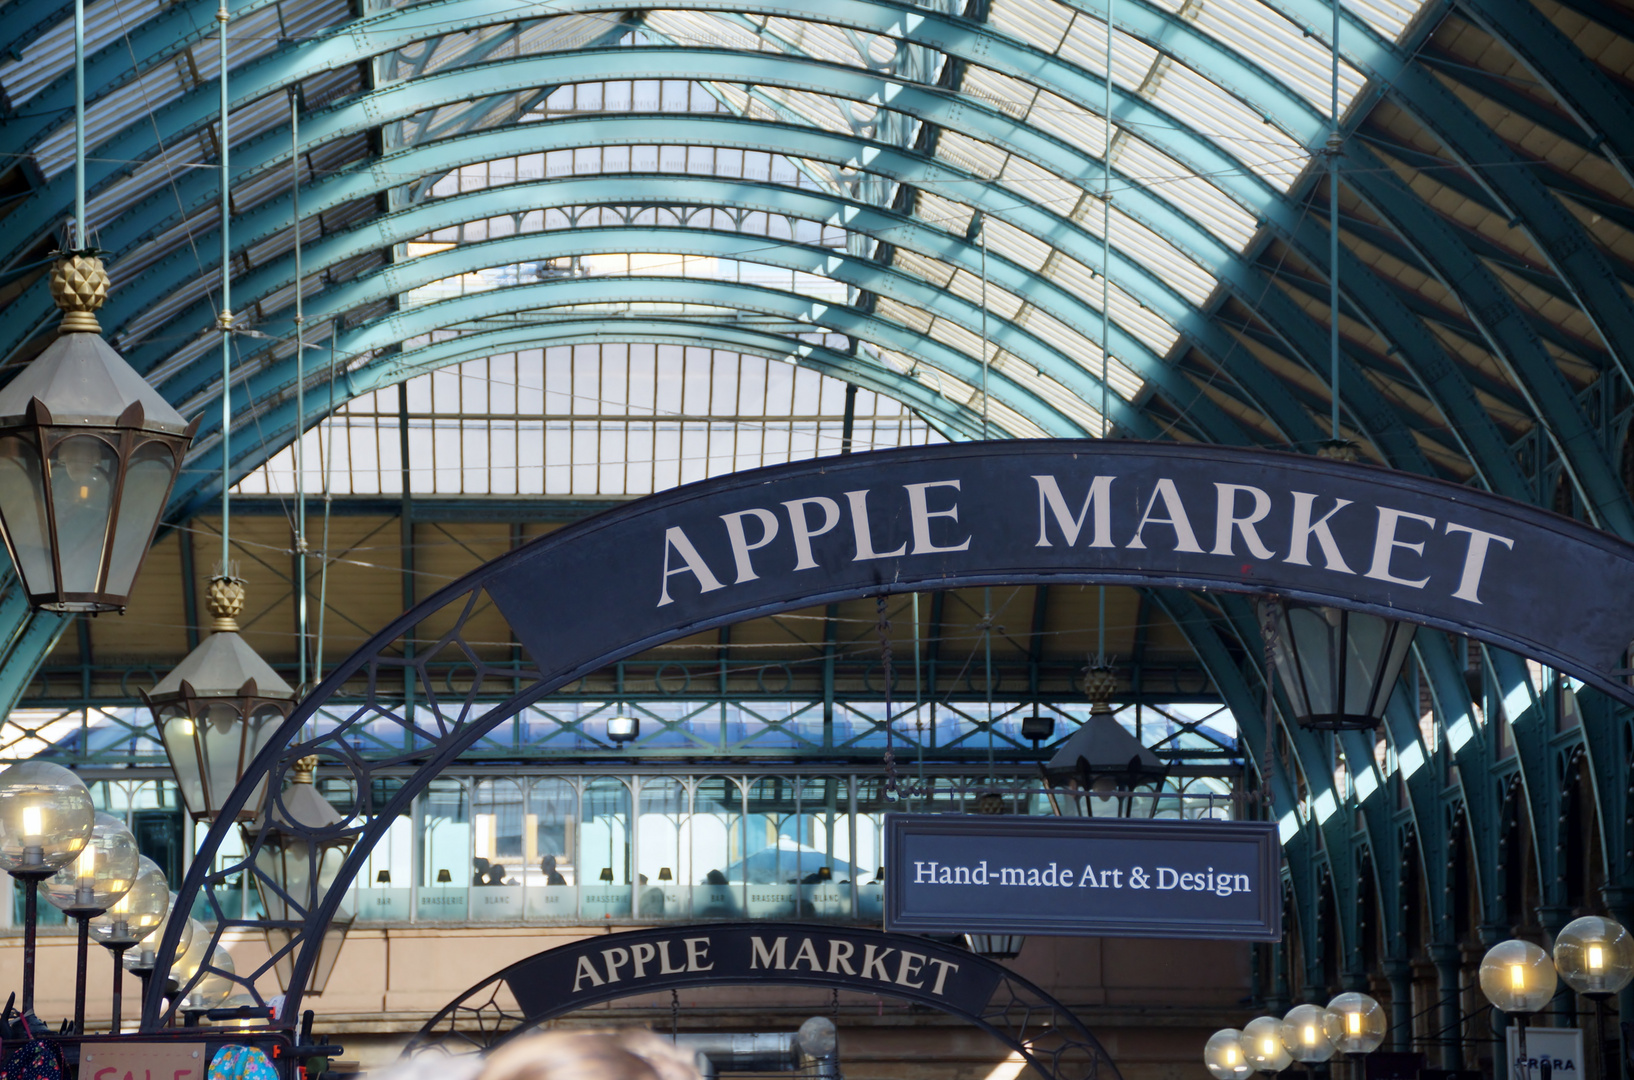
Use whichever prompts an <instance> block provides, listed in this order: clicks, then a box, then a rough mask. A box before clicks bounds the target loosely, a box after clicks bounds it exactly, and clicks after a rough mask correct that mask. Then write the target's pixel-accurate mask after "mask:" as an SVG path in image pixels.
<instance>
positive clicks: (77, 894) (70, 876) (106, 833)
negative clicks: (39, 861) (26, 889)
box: [40, 814, 142, 914]
mask: <svg viewBox="0 0 1634 1080" xmlns="http://www.w3.org/2000/svg"><path fill="white" fill-rule="evenodd" d="M141 857H142V855H141V853H140V852H139V851H137V850H136V837H134V836H132V835H131V832H130V830H129V829H127V828H125V823H124V822H123V821H120V820H119V819H118V818H116V817H114V816H113V815H112V814H96V815H95V816H94V818H93V821H92V826H91V842H90V843H88V844H86V845H85V846H84V847H83V848H81V849H80V852H79V854H78V855H76V856H74V860H73V861H72V862H70V863H67V864H65V865H64V866H63V867H62V869H60V870H58V871H57V872H56V873H55V874H53V875H51V876H50V877H49V878H46V879H45V880H44V881H42V882H40V893H41V894H42V895H43V896H44V897H45V898H46V900H48V901H50V903H51V905H52V906H53V907H55V908H57V909H59V910H61V911H66V912H69V913H71V914H80V913H89V912H103V911H107V910H108V908H109V907H111V906H112V905H113V903H114V901H116V900H118V899H120V898H121V897H123V896H124V895H125V894H126V893H127V892H129V891H130V887H131V885H132V884H134V883H135V881H136V872H137V861H138V860H139V859H141Z"/></svg>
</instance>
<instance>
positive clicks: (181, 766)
mask: <svg viewBox="0 0 1634 1080" xmlns="http://www.w3.org/2000/svg"><path fill="white" fill-rule="evenodd" d="M209 607H210V615H211V618H212V619H213V620H214V622H213V624H212V627H211V629H212V630H213V631H214V632H213V633H212V634H211V635H210V636H209V637H207V638H205V639H204V640H203V641H201V642H199V645H198V648H196V649H194V650H193V651H192V652H190V653H188V654H187V657H186V658H185V659H184V660H182V662H181V663H180V664H178V665H177V666H176V669H175V670H174V671H172V672H171V673H170V674H169V675H166V676H165V677H164V678H163V679H161V680H160V681H159V685H157V686H155V687H154V688H153V692H152V693H146V694H144V695H143V697H144V699H145V700H146V701H147V705H148V708H149V709H150V710H151V711H152V713H153V722H154V724H155V725H156V726H157V727H158V729H159V741H160V743H161V744H162V745H163V746H164V748H165V756H166V757H167V758H169V759H170V767H171V770H172V771H173V772H174V773H175V775H176V787H177V788H178V789H179V790H180V792H181V796H182V802H183V803H184V804H186V806H187V810H188V813H189V814H191V815H192V816H193V818H194V820H196V821H214V820H215V819H216V816H217V815H219V814H220V813H221V806H222V803H223V802H225V801H226V798H227V795H228V794H229V793H230V792H231V791H232V790H233V788H234V787H235V786H236V785H237V784H238V780H239V777H241V776H243V775H244V770H245V768H246V767H247V766H248V765H249V763H250V761H251V760H252V759H254V757H255V755H256V754H257V753H259V752H260V751H261V749H262V748H263V747H264V746H266V744H267V743H268V742H269V741H271V739H272V737H273V735H274V734H275V733H276V732H277V730H278V726H279V725H280V724H282V723H283V721H284V719H285V718H286V717H287V716H289V714H290V712H291V711H293V710H294V708H295V690H294V689H293V688H292V687H291V686H290V685H289V684H288V683H287V682H285V681H284V680H283V679H282V678H281V677H280V676H279V675H278V673H277V672H276V671H274V670H273V669H272V666H271V665H270V664H268V663H267V662H266V661H265V660H263V659H261V657H260V656H258V655H257V654H256V652H255V650H254V649H252V648H250V646H249V643H248V642H246V641H245V640H244V639H243V637H241V636H240V635H239V632H238V615H239V613H240V612H241V611H243V609H244V583H243V582H242V581H239V580H238V579H237V578H234V577H230V576H227V575H226V573H225V571H224V572H223V575H222V576H220V577H217V578H214V579H212V580H211V582H210V600H209ZM266 791H267V788H266V782H265V781H262V782H260V783H258V784H257V786H256V789H255V791H254V792H253V793H252V794H251V796H250V798H249V799H247V800H246V801H245V803H244V805H243V807H241V808H240V809H239V812H238V818H239V820H240V821H252V820H254V819H255V818H256V817H257V816H258V815H259V814H260V813H261V804H262V803H263V802H264V801H265V799H266Z"/></svg>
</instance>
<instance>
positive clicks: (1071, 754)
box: [1044, 667, 1169, 818]
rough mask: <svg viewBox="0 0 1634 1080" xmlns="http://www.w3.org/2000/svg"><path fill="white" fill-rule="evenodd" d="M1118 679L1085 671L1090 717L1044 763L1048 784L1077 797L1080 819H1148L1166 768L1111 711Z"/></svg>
mask: <svg viewBox="0 0 1634 1080" xmlns="http://www.w3.org/2000/svg"><path fill="white" fill-rule="evenodd" d="M1117 685H1118V684H1117V678H1116V676H1115V675H1114V674H1113V672H1112V669H1111V668H1108V667H1090V668H1087V669H1085V672H1084V692H1085V693H1086V694H1087V695H1088V697H1089V702H1090V705H1089V719H1088V720H1086V721H1084V723H1083V725H1082V726H1081V727H1079V729H1078V730H1077V731H1075V732H1073V733H1072V734H1071V735H1070V736H1069V737H1068V738H1067V739H1066V741H1065V742H1063V743H1062V744H1061V748H1060V749H1059V750H1057V751H1056V752H1055V756H1054V757H1052V758H1050V760H1049V763H1048V764H1047V765H1045V766H1044V774H1045V776H1046V777H1048V779H1049V781H1050V784H1051V786H1052V787H1055V786H1060V787H1062V788H1065V789H1067V790H1073V791H1075V792H1076V793H1077V794H1079V795H1080V796H1081V797H1082V806H1083V813H1084V816H1085V817H1124V818H1127V817H1151V816H1152V815H1153V814H1155V813H1156V812H1157V798H1156V796H1157V792H1158V790H1159V789H1160V788H1162V786H1163V781H1164V779H1165V778H1166V777H1167V776H1168V772H1169V770H1168V766H1166V765H1164V764H1163V761H1162V760H1161V759H1160V758H1159V757H1158V756H1157V755H1156V754H1154V753H1152V751H1151V748H1150V747H1147V746H1145V745H1144V744H1143V743H1141V741H1140V740H1139V739H1137V738H1135V737H1134V736H1133V735H1131V734H1130V733H1129V732H1128V731H1127V730H1126V729H1125V728H1124V726H1123V725H1122V724H1120V723H1118V718H1117V717H1116V716H1114V715H1113V714H1112V694H1113V693H1114V692H1115V691H1116V690H1117Z"/></svg>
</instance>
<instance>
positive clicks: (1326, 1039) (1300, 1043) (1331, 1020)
mask: <svg viewBox="0 0 1634 1080" xmlns="http://www.w3.org/2000/svg"><path fill="white" fill-rule="evenodd" d="M1338 1028H1339V1019H1338V1017H1336V1016H1334V1015H1333V1014H1332V1013H1330V1012H1328V1010H1326V1009H1324V1008H1323V1007H1322V1006H1320V1005H1295V1006H1294V1007H1293V1008H1292V1009H1289V1010H1288V1015H1287V1016H1285V1017H1283V1018H1282V1041H1283V1043H1284V1045H1286V1046H1287V1047H1288V1054H1289V1055H1290V1056H1291V1057H1292V1058H1293V1059H1294V1060H1295V1061H1298V1062H1302V1063H1304V1064H1306V1065H1314V1064H1316V1063H1317V1062H1320V1061H1326V1060H1328V1059H1329V1058H1331V1057H1332V1056H1333V1054H1334V1050H1335V1049H1337V1048H1336V1047H1335V1046H1334V1045H1333V1037H1334V1036H1335V1035H1336V1034H1338Z"/></svg>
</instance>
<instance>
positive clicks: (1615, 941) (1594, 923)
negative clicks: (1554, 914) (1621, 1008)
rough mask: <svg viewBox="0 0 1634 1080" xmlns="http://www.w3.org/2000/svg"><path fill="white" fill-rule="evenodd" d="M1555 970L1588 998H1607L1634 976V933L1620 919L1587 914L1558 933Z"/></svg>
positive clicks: (1556, 936)
mask: <svg viewBox="0 0 1634 1080" xmlns="http://www.w3.org/2000/svg"><path fill="white" fill-rule="evenodd" d="M1554 963H1555V970H1556V971H1557V972H1559V974H1560V978H1561V980H1562V981H1563V982H1565V984H1566V985H1567V986H1569V987H1571V988H1572V989H1573V990H1576V991H1577V992H1578V993H1579V994H1582V995H1583V996H1585V997H1588V998H1596V999H1602V1000H1603V999H1605V998H1608V997H1610V996H1611V995H1613V994H1615V993H1616V992H1617V991H1619V990H1621V989H1622V988H1623V987H1625V986H1627V985H1628V983H1629V980H1630V979H1634V937H1630V936H1629V933H1628V931H1627V930H1625V929H1623V927H1622V924H1621V923H1617V922H1614V921H1612V920H1611V919H1602V918H1601V917H1600V916H1598V915H1585V916H1584V917H1583V918H1581V919H1573V920H1572V921H1571V922H1569V923H1567V924H1566V925H1565V926H1564V927H1562V928H1561V931H1560V933H1559V934H1557V935H1555V949H1554Z"/></svg>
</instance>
